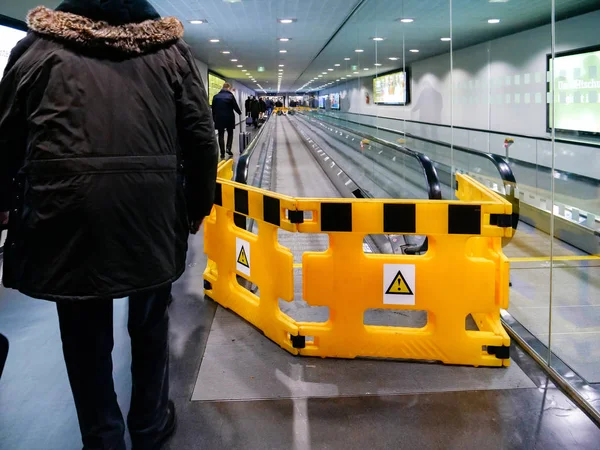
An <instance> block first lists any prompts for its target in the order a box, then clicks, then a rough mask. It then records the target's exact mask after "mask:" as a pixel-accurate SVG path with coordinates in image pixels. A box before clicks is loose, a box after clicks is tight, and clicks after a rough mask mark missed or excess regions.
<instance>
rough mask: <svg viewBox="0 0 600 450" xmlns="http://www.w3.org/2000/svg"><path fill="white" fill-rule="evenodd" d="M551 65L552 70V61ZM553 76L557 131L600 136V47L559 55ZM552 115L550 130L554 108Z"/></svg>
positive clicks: (549, 84) (549, 122)
mask: <svg viewBox="0 0 600 450" xmlns="http://www.w3.org/2000/svg"><path fill="white" fill-rule="evenodd" d="M548 62H549V68H551V67H552V58H550V57H549V58H548ZM549 73H550V72H549ZM553 74H554V83H548V87H549V88H550V87H551V86H552V85H553V86H554V120H555V121H556V129H557V130H561V131H577V132H583V133H591V134H599V133H600V48H597V49H595V50H592V51H589V50H588V51H586V50H585V49H584V50H580V51H574V52H569V53H568V54H563V55H557V56H556V62H555V64H554V71H553ZM548 77H550V75H548ZM549 97H550V96H549ZM548 112H549V114H548V128H552V127H553V125H554V124H553V117H552V113H551V109H550V108H549V109H548Z"/></svg>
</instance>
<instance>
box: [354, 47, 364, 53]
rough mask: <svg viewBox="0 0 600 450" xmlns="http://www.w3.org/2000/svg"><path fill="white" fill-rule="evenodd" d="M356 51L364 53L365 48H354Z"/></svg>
mask: <svg viewBox="0 0 600 450" xmlns="http://www.w3.org/2000/svg"><path fill="white" fill-rule="evenodd" d="M354 51H355V52H356V53H362V52H364V50H363V49H361V48H357V49H356V50H354Z"/></svg>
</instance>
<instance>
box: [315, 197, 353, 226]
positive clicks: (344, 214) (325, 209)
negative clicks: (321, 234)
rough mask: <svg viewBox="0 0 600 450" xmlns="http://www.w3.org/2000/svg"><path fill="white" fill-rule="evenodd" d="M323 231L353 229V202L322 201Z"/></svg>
mask: <svg viewBox="0 0 600 450" xmlns="http://www.w3.org/2000/svg"><path fill="white" fill-rule="evenodd" d="M321 231H352V204H351V203H321Z"/></svg>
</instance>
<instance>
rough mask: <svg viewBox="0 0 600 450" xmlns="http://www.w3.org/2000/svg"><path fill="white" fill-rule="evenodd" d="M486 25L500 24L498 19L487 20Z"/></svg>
mask: <svg viewBox="0 0 600 450" xmlns="http://www.w3.org/2000/svg"><path fill="white" fill-rule="evenodd" d="M488 23H500V19H489V20H488Z"/></svg>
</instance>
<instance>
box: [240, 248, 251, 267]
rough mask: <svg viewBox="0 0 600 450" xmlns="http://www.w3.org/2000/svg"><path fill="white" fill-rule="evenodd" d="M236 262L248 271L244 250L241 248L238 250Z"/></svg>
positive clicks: (248, 265)
mask: <svg viewBox="0 0 600 450" xmlns="http://www.w3.org/2000/svg"><path fill="white" fill-rule="evenodd" d="M237 262H238V263H239V264H241V265H242V266H244V267H247V268H248V269H249V268H250V264H248V257H247V256H246V250H244V247H243V246H242V249H241V250H240V254H239V255H238V258H237Z"/></svg>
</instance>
